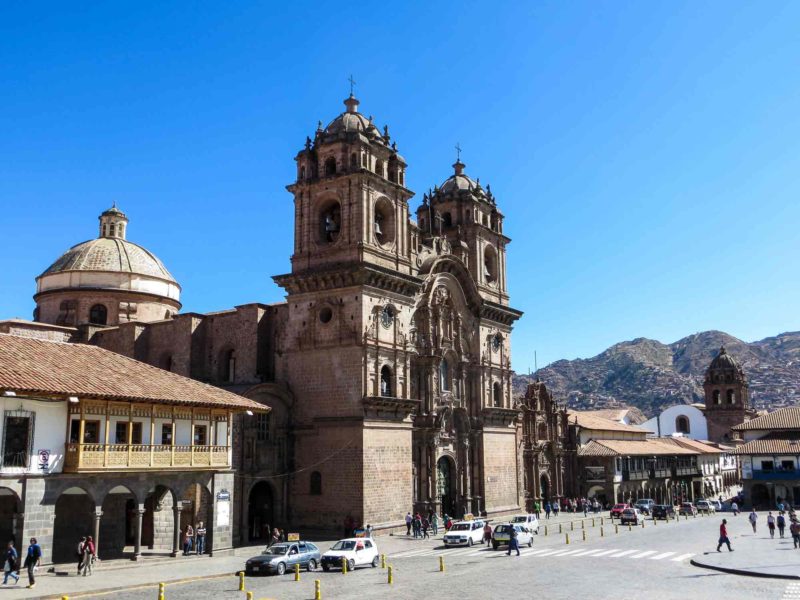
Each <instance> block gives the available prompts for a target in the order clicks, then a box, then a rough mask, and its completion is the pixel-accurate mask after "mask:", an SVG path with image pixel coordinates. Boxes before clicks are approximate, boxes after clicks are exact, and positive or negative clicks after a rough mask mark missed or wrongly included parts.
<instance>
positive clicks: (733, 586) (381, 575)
mask: <svg viewBox="0 0 800 600" xmlns="http://www.w3.org/2000/svg"><path fill="white" fill-rule="evenodd" d="M720 519H721V517H698V518H696V519H689V520H688V521H687V520H681V521H679V522H674V521H673V522H671V523H665V522H663V521H661V522H659V523H658V524H656V525H654V524H653V522H652V521H647V523H646V526H645V527H644V528H641V527H639V528H632V529H631V530H629V529H628V527H627V526H626V527H618V528H615V526H614V525H611V524H609V521H608V519H605V520H604V525H603V536H602V537H601V535H600V519H599V517H598V518H596V519H595V524H594V526H592V524H591V520H590V519H589V520H587V521H586V522H585V523H584V527H585V529H583V528H582V527H581V525H580V523H575V524H573V525H571V526H570V525H569V524H566V525H565V524H564V523H563V522H562V527H561V529H562V533H561V534H559V533H558V532H557V529H558V527H557V525H556V526H555V527H553V526H552V524H550V523H548V534H547V535H544V529H543V527H542V529H541V531H540V535H539V536H537V538H536V539H535V541H534V544H533V547H532V548H528V547H524V548H523V549H522V550H521V556H520V557H516V556H514V555H512V556H508V555H507V554H506V552H505V551H504V550H503V549H501V550H499V551H494V550H491V549H489V548H483V547H478V546H475V547H471V548H458V549H445V548H444V547H443V546H442V543H441V539H433V540H424V541H420V540H413V539H408V538H406V536H385V537H379V538H377V544H378V546H379V548H380V550H381V552H382V553H384V554H386V555H387V563H388V564H390V565H391V566H392V567H393V576H394V582H393V584H392V585H391V586H390V585H389V584H388V583H387V571H386V570H384V569H381V568H376V569H373V568H369V567H368V568H362V569H358V570H357V571H356V572H354V573H349V574H348V575H342V574H341V573H338V572H337V573H323V572H316V573H306V572H303V573H302V574H301V581H299V582H296V581H294V577H293V576H292V575H286V576H284V577H277V576H273V577H248V578H246V580H245V587H246V589H247V590H249V591H252V592H253V597H254V598H255V599H256V600H257V599H259V598H279V599H281V600H283V599H287V600H289V599H304V600H306V599H312V598H314V583H315V580H319V582H320V585H321V590H322V597H323V598H336V599H339V598H359V599H360V598H364V599H371V598H376V599H377V598H380V599H384V598H398V599H405V598H423V597H434V598H442V599H445V600H450V599H453V600H455V599H458V600H466V599H472V598H476V599H478V598H480V599H481V600H485V599H487V598H498V597H506V596H514V597H520V598H526V597H532V596H533V595H534V594H535V593H536V591H537V590H540V591H542V590H546V594H547V596H548V598H549V599H560V598H564V599H569V600H574V598H576V597H589V598H592V599H597V598H619V597H629V598H645V597H646V598H648V599H653V598H657V599H660V598H665V599H671V598H676V599H677V598H680V599H681V600H685V599H686V598H699V597H717V598H726V600H728V599H736V598H759V599H763V600H779V599H781V598H794V597H796V596H795V595H794V592H793V588H792V589H790V588H789V586H787V582H785V581H778V580H769V579H756V578H749V577H741V576H735V575H728V574H723V573H717V572H712V571H708V570H703V569H699V568H697V567H694V566H692V565H691V564H690V562H689V561H690V560H691V558H692V557H693V556H697V555H700V554H702V553H703V552H706V551H708V550H709V549H712V550H713V549H714V548H716V542H717V535H718V534H717V532H718V527H719V521H720ZM745 526H746V523H745V522H744V521H743V522H742V527H739V523H738V522H737V523H734V524H733V525H732V526H731V527H730V528H729V530H730V533H731V536H732V542H733V544H734V547H736V546H735V545H736V544H737V539H738V538H740V536H742V535H744V534H746V531H745V529H744V527H745ZM740 530H741V531H740ZM617 531H618V532H617ZM568 534H569V536H570V543H569V544H567V543H566V537H567V535H568ZM584 534H585V535H586V541H584V540H583V536H584ZM320 545H321V546H322V547H323V548H326V547H327V546H328V544H327V543H321V544H320ZM253 553H254V552H253V551H252V550H247V549H240V551H239V554H240V556H235V557H224V558H222V557H220V558H214V559H207V558H199V559H197V560H196V561H194V562H193V561H178V562H177V563H168V564H162V565H154V566H152V567H146V568H145V569H141V568H139V567H135V568H132V569H119V570H108V571H107V572H103V571H102V570H99V571H98V573H97V574H96V575H95V576H94V577H93V578H91V579H92V581H91V582H90V583H91V586H93V587H94V588H95V589H99V588H106V589H107V588H111V587H119V586H123V585H130V586H137V587H136V589H129V590H116V591H113V592H107V593H106V594H104V595H105V596H108V597H112V598H114V599H115V600H116V599H119V600H138V599H152V600H156V599H157V595H158V594H157V587H156V586H155V583H156V582H157V581H159V580H164V581H168V582H169V581H173V580H175V579H181V578H186V577H204V576H214V575H218V577H216V578H212V579H203V580H199V581H197V580H195V581H188V582H185V583H168V585H167V587H166V600H190V599H192V600H194V599H199V598H215V599H222V598H244V597H245V595H244V594H243V593H242V592H240V591H238V579H237V578H236V577H235V576H234V575H233V574H232V573H233V572H234V571H235V570H238V569H240V568H241V567H242V565H243V562H244V558H246V557H247V556H248V555H249V554H253ZM440 556H442V557H444V563H445V572H444V573H442V572H440V571H439V557H440ZM226 573H227V574H226ZM45 579H46V578H44V577H43V578H42V583H41V589H37V590H36V591H37V592H41V593H44V595H45V596H47V595H48V594H53V593H60V594H63V593H67V592H66V591H62V590H55V589H54V588H53V587H52V586H53V585H57V584H61V585H62V587H63V588H66V584H67V583H72V582H73V581H77V580H78V578H75V577H68V578H65V580H64V581H58V580H57V579H58V578H55V577H50V578H49V579H50V581H45ZM87 579H88V578H87ZM125 582H127V583H125ZM80 583H82V582H80ZM148 584H150V585H148ZM86 585H87V586H88V585H89V582H87V584H86ZM792 585H793V584H792ZM88 590H89V587H85V588H83V590H81V589H74V590H71V591H70V598H72V599H74V598H80V597H89V596H88V595H86V594H85V592H87V591H88ZM82 591H83V592H84V593H83V594H82V593H81V592H82ZM3 595H4V597H6V598H22V597H35V596H38V594H25V591H23V590H17V591H11V590H8V591H7V592H6V593H5V594H3ZM92 596H93V597H98V595H97V594H92Z"/></svg>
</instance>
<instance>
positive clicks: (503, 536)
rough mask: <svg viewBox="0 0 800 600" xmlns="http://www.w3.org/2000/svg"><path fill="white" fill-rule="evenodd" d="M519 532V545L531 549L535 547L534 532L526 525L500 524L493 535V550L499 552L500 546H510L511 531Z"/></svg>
mask: <svg viewBox="0 0 800 600" xmlns="http://www.w3.org/2000/svg"><path fill="white" fill-rule="evenodd" d="M512 528H513V529H514V530H515V531H516V532H517V544H519V545H520V546H522V545H523V544H528V547H529V548H530V547H531V546H533V531H531V530H530V529H528V528H527V527H526V526H525V525H524V524H518V523H500V524H499V525H497V526H496V527H495V528H494V532H493V533H492V548H494V549H495V550H497V549H498V548H499V547H500V546H508V543H509V542H510V541H511V529H512Z"/></svg>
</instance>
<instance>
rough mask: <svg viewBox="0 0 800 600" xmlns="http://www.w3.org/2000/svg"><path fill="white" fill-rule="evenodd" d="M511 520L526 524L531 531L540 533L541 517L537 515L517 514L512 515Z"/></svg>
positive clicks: (515, 522)
mask: <svg viewBox="0 0 800 600" xmlns="http://www.w3.org/2000/svg"><path fill="white" fill-rule="evenodd" d="M510 522H511V523H514V524H515V525H523V526H525V528H526V529H527V530H528V531H530V532H531V533H536V534H538V533H539V519H537V518H536V515H515V516H513V517H511V521H510ZM520 545H522V544H520Z"/></svg>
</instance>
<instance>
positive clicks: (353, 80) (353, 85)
mask: <svg viewBox="0 0 800 600" xmlns="http://www.w3.org/2000/svg"><path fill="white" fill-rule="evenodd" d="M347 81H349V82H350V95H351V96H352V95H353V88H355V85H356V80H355V79H353V75H352V73H351V74H350V77H348V78H347Z"/></svg>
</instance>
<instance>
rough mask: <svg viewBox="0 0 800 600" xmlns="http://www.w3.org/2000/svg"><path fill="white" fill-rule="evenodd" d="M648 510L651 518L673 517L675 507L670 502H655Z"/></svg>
mask: <svg viewBox="0 0 800 600" xmlns="http://www.w3.org/2000/svg"><path fill="white" fill-rule="evenodd" d="M650 512H651V514H652V516H653V520H655V519H674V518H675V507H674V506H672V504H656V505H655V506H654V507H653V509H652V510H651V511H650Z"/></svg>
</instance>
